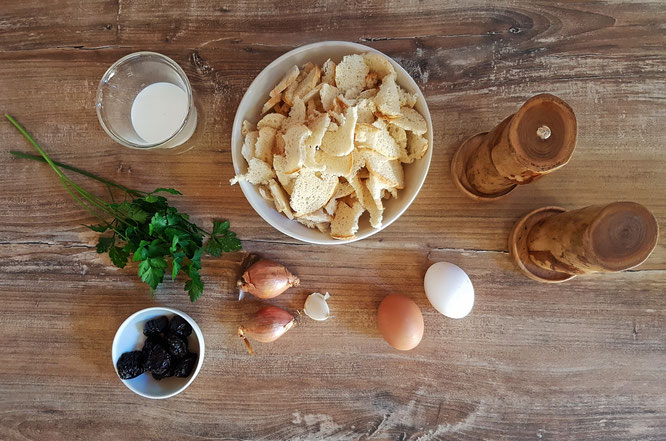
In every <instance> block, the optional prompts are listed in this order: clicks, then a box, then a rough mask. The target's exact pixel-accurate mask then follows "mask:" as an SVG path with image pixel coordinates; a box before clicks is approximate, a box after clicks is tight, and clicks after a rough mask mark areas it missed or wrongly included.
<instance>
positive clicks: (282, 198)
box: [268, 179, 294, 219]
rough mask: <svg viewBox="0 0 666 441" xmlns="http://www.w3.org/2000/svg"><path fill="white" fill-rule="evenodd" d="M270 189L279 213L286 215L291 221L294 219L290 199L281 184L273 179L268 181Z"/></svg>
mask: <svg viewBox="0 0 666 441" xmlns="http://www.w3.org/2000/svg"><path fill="white" fill-rule="evenodd" d="M268 188H269V189H270V192H271V196H272V197H273V203H274V204H275V208H276V209H277V211H279V212H280V213H284V215H285V216H287V217H288V218H289V219H293V218H294V213H292V211H291V207H290V206H289V198H288V197H287V194H286V193H285V191H284V190H283V189H282V187H280V184H278V183H277V182H275V179H271V180H270V181H268Z"/></svg>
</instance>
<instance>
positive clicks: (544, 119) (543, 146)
mask: <svg viewBox="0 0 666 441" xmlns="http://www.w3.org/2000/svg"><path fill="white" fill-rule="evenodd" d="M577 134H578V126H577V123H576V116H575V115H574V112H573V110H572V109H571V107H570V106H569V105H568V104H567V103H566V102H564V101H563V100H562V99H560V98H558V97H556V96H554V95H550V94H540V95H536V96H534V97H532V98H530V99H529V100H527V101H526V102H525V104H523V106H522V107H521V108H520V109H519V110H518V112H516V114H515V115H514V117H513V119H512V121H511V124H510V126H509V133H508V138H509V144H510V145H511V147H512V148H513V150H514V152H515V159H516V160H517V161H518V162H519V163H521V164H522V165H523V166H525V167H526V168H527V169H529V170H532V171H534V172H541V173H544V172H548V171H550V170H553V169H555V168H558V167H561V166H563V165H564V164H566V163H567V162H568V161H569V159H570V158H571V156H572V155H573V151H574V149H575V148H576V137H577Z"/></svg>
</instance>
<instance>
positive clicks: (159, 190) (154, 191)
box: [153, 187, 183, 195]
mask: <svg viewBox="0 0 666 441" xmlns="http://www.w3.org/2000/svg"><path fill="white" fill-rule="evenodd" d="M161 192H163V193H171V194H177V195H182V194H183V193H181V192H179V191H178V190H175V189H173V188H164V187H160V188H156V189H155V190H153V194H154V193H161Z"/></svg>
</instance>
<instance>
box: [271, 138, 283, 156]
mask: <svg viewBox="0 0 666 441" xmlns="http://www.w3.org/2000/svg"><path fill="white" fill-rule="evenodd" d="M273 154H274V155H284V136H283V134H282V133H281V132H276V133H275V143H274V144H273Z"/></svg>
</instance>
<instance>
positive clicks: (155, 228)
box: [148, 212, 167, 235]
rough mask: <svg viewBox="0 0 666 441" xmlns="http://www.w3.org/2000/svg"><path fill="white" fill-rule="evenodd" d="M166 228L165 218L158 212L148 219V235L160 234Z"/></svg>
mask: <svg viewBox="0 0 666 441" xmlns="http://www.w3.org/2000/svg"><path fill="white" fill-rule="evenodd" d="M166 227H167V218H166V216H165V215H163V214H162V213H160V212H157V213H155V214H154V215H153V217H152V219H150V225H149V226H148V234H150V235H152V234H154V233H157V234H159V233H161V232H162V231H164V229H165V228H166Z"/></svg>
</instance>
